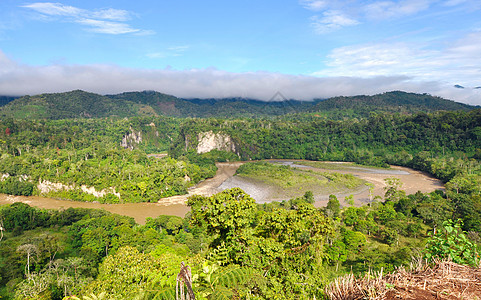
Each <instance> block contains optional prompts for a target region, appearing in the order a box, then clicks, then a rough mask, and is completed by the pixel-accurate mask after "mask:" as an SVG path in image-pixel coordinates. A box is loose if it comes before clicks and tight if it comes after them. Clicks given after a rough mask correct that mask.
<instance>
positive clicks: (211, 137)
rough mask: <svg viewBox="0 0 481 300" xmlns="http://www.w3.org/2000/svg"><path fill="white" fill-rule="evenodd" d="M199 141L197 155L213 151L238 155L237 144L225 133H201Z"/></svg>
mask: <svg viewBox="0 0 481 300" xmlns="http://www.w3.org/2000/svg"><path fill="white" fill-rule="evenodd" d="M197 140H198V141H199V144H198V145H197V153H199V154H200V153H206V152H209V151H212V150H220V151H228V152H234V153H236V147H235V143H234V141H233V140H232V138H231V137H230V136H229V135H227V134H223V133H214V132H213V131H208V132H203V133H199V135H198V137H197Z"/></svg>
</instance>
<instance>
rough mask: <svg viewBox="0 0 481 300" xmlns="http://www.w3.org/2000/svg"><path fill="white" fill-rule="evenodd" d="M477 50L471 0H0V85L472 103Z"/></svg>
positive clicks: (479, 32) (476, 17)
mask: <svg viewBox="0 0 481 300" xmlns="http://www.w3.org/2000/svg"><path fill="white" fill-rule="evenodd" d="M480 54H481V1H479V0H402V1H384V0H344V1H342V0H292V1H285V0H281V1H270V0H264V1H260V0H258V1H250V0H244V1H226V0H224V1H220V0H217V1H214V0H205V1H198V0H197V1H194V0H178V1H143V0H139V1H124V0H117V1H105V0H96V1H91V0H83V1H62V2H36V1H12V0H0V94H13V95H24V94H38V93H44V92H62V91H68V90H73V89H83V90H87V91H91V92H97V93H102V94H106V93H118V92H123V91H134V90H146V89H148V90H157V91H160V92H164V93H168V94H173V95H176V96H180V97H235V96H239V97H251V98H259V99H270V98H271V96H272V95H273V94H275V93H276V92H277V91H280V92H281V93H282V94H284V95H285V96H286V97H288V98H296V99H306V100H309V99H313V98H324V97H330V96H336V95H357V94H375V93H380V92H385V91H391V90H405V91H411V92H420V93H430V94H433V95H439V96H443V97H446V98H449V99H453V100H457V101H461V102H466V103H471V104H481V89H475V88H476V87H478V86H481V55H480ZM454 85H461V86H464V87H465V88H464V89H459V88H455V87H454Z"/></svg>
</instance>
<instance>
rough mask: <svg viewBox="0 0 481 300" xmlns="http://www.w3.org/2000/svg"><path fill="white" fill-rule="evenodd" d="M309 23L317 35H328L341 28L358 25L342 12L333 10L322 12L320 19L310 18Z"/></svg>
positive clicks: (317, 17) (316, 17)
mask: <svg viewBox="0 0 481 300" xmlns="http://www.w3.org/2000/svg"><path fill="white" fill-rule="evenodd" d="M311 22H312V23H311V25H312V26H313V27H314V31H315V32H316V33H319V34H324V33H329V32H332V31H335V30H338V29H341V28H343V27H347V26H353V25H357V24H359V22H358V21H356V20H354V19H351V18H350V17H349V16H347V15H345V14H343V13H342V12H340V11H333V10H330V11H326V12H324V13H323V16H322V17H319V16H314V17H312V18H311Z"/></svg>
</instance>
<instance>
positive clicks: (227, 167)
mask: <svg viewBox="0 0 481 300" xmlns="http://www.w3.org/2000/svg"><path fill="white" fill-rule="evenodd" d="M270 162H273V163H274V162H277V163H282V164H288V165H291V166H293V167H302V168H306V169H312V170H316V171H321V172H336V173H345V174H352V175H354V176H356V177H358V178H360V179H362V180H366V181H367V182H369V183H371V184H373V185H374V188H373V190H372V192H371V193H370V192H369V189H368V187H367V186H364V187H363V188H361V189H358V190H356V191H351V194H352V195H353V198H354V203H355V205H358V206H360V205H363V204H365V203H367V202H369V201H370V199H372V198H374V197H375V196H380V197H383V196H384V192H385V191H384V187H385V186H386V184H385V182H384V179H386V178H388V177H396V178H399V180H400V181H401V183H402V184H403V186H402V189H403V190H405V191H406V193H407V194H413V193H416V192H417V191H421V192H423V193H429V192H432V191H434V190H438V189H441V190H443V189H444V186H443V184H442V182H441V181H440V180H438V179H436V178H433V177H432V176H429V175H428V174H426V173H423V172H420V171H416V170H413V169H409V168H405V167H398V166H392V167H391V169H378V168H370V167H365V166H357V165H352V164H346V163H337V162H332V163H331V162H329V163H327V162H319V165H317V167H316V166H315V165H313V163H317V162H310V161H302V160H292V159H290V160H270ZM244 163H245V162H227V163H217V168H218V170H217V173H216V175H215V176H214V177H213V178H210V179H207V180H205V181H203V182H200V183H199V184H198V185H196V186H195V187H193V188H191V189H189V191H188V194H186V195H181V196H173V197H168V198H163V199H160V200H159V202H158V203H145V202H142V203H125V204H100V203H92V202H77V201H69V200H59V199H52V198H45V197H38V196H30V197H24V196H9V195H4V194H0V205H4V204H11V203H14V202H23V203H27V204H29V205H32V206H36V207H39V208H45V209H67V208H69V207H73V208H78V207H80V208H93V209H105V210H107V211H109V212H112V213H116V214H121V215H125V216H129V217H133V218H134V219H135V221H136V222H137V223H139V224H145V218H147V217H151V218H155V217H157V216H159V215H173V216H179V217H184V216H185V214H186V213H187V212H188V211H189V207H187V206H186V205H185V202H186V201H187V198H188V197H190V196H192V195H203V196H211V195H213V194H216V193H218V192H220V191H222V190H224V189H226V188H230V187H234V186H235V184H234V183H235V182H234V181H236V180H237V179H238V178H240V177H237V176H234V175H235V173H236V171H237V169H238V168H239V166H241V165H242V164H244ZM321 163H323V164H329V165H328V167H325V168H323V167H322V166H323V165H321ZM226 181H227V183H229V185H227V184H226ZM241 181H242V178H241ZM241 181H238V183H239V182H241ZM233 182H234V183H233ZM241 183H242V184H237V186H239V187H240V188H242V189H244V190H245V191H246V192H247V193H249V192H250V193H252V196H253V197H254V199H256V197H257V198H259V199H261V198H262V199H264V202H268V201H272V200H283V199H269V190H262V189H260V188H259V186H258V183H256V182H255V181H251V180H244V181H243V182H241ZM255 191H258V192H255ZM304 192H305V191H301V192H300V193H304ZM349 195H350V194H336V196H337V197H338V199H339V201H340V202H341V204H343V205H347V203H345V202H344V198H345V197H346V196H349ZM260 197H261V198H260ZM328 198H329V194H328V193H326V194H325V195H322V194H318V195H315V200H316V202H315V206H316V207H323V206H325V205H326V204H327V201H328ZM256 200H258V199H256ZM258 201H259V200H258Z"/></svg>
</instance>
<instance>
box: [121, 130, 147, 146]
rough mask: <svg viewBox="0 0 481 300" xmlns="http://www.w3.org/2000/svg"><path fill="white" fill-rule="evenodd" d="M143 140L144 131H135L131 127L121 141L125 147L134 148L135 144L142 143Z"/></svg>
mask: <svg viewBox="0 0 481 300" xmlns="http://www.w3.org/2000/svg"><path fill="white" fill-rule="evenodd" d="M141 142H142V132H140V131H135V130H133V129H132V127H130V133H128V134H126V135H124V137H123V138H122V141H121V142H120V146H122V147H124V148H125V149H130V150H133V149H134V147H135V145H136V144H137V145H138V144H140V143H141Z"/></svg>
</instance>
